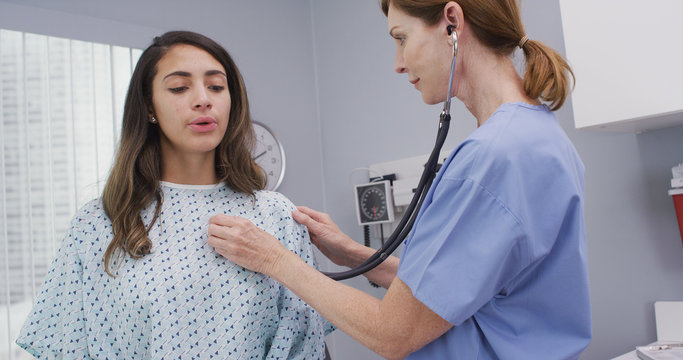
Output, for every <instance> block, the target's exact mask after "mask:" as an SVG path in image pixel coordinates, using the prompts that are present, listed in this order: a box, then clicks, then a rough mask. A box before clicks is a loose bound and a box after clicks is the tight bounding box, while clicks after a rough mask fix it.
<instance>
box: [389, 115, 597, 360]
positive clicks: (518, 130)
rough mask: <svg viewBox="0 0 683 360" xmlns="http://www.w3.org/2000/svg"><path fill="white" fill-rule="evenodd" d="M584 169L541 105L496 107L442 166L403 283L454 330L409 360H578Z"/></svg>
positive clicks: (583, 314) (584, 335)
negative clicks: (451, 325) (500, 359)
mask: <svg viewBox="0 0 683 360" xmlns="http://www.w3.org/2000/svg"><path fill="white" fill-rule="evenodd" d="M584 172H585V169H584V166H583V164H582V162H581V159H580V158H579V156H578V154H577V153H576V150H575V149H574V146H573V145H572V144H571V142H570V141H569V139H568V138H567V136H566V134H565V133H564V131H563V130H562V128H561V127H560V125H559V124H558V122H557V118H556V117H555V115H554V114H553V112H551V111H550V109H549V108H548V107H547V106H545V105H539V106H534V105H529V104H526V103H508V104H504V105H502V106H501V107H500V108H498V109H497V111H496V112H495V113H494V114H493V115H492V116H491V118H489V119H488V120H487V121H486V122H485V123H484V124H483V125H482V126H481V127H480V128H478V129H477V130H476V131H474V132H473V133H472V134H471V135H470V136H469V137H468V138H467V139H466V140H465V141H464V142H463V143H462V144H461V145H460V146H458V148H456V149H455V150H454V152H453V153H452V154H451V155H450V156H449V158H448V159H447V160H446V162H445V163H444V166H443V167H442V169H441V171H440V172H439V174H438V175H437V177H436V179H435V180H434V183H433V184H432V187H431V189H430V190H429V193H428V194H427V197H426V199H425V201H424V204H423V206H422V209H420V213H419V214H418V218H417V220H416V223H415V226H414V228H413V232H412V235H411V236H410V237H409V238H408V239H407V240H406V241H405V243H404V247H403V254H402V256H401V262H400V265H399V269H398V276H399V278H400V279H401V280H402V281H403V282H405V283H406V284H407V285H408V286H409V287H410V288H411V290H412V292H413V295H414V296H415V297H416V298H417V299H418V300H420V301H421V302H422V303H423V304H425V305H426V306H427V307H429V308H430V309H431V310H433V311H434V312H435V313H437V314H438V315H439V316H441V317H442V318H444V319H445V320H447V321H448V322H450V323H451V324H453V325H454V327H453V328H451V329H450V330H449V331H447V332H446V333H445V334H444V335H442V336H441V337H439V338H437V339H436V340H434V341H433V342H431V343H430V344H428V345H427V346H425V347H424V348H422V349H420V350H418V351H417V352H415V353H413V354H412V355H410V356H409V357H408V358H409V359H468V360H469V359H497V358H504V359H551V358H552V359H576V358H578V356H579V354H580V353H581V352H582V351H583V349H584V348H585V347H586V346H587V345H588V343H589V342H590V338H591V323H590V303H589V295H588V276H587V265H586V262H587V257H586V236H585V225H584V219H583V207H584V201H583V188H584V184H583V183H584V180H583V179H584Z"/></svg>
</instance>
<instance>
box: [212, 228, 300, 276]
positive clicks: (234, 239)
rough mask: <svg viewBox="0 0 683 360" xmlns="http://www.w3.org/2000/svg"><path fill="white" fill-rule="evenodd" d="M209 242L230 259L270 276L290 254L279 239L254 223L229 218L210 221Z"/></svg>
mask: <svg viewBox="0 0 683 360" xmlns="http://www.w3.org/2000/svg"><path fill="white" fill-rule="evenodd" d="M208 242H209V245H211V246H213V247H214V249H216V252H218V253H219V254H221V255H223V256H224V257H225V258H226V259H228V260H230V261H232V262H234V263H235V264H237V265H241V266H243V267H245V268H247V269H249V270H252V271H256V272H260V273H263V274H266V275H269V276H273V273H274V269H275V268H276V267H277V265H278V262H279V261H280V260H281V259H282V258H283V257H284V255H285V254H286V253H287V252H289V250H287V249H286V248H285V247H284V245H282V243H281V242H280V241H279V240H278V239H276V238H275V237H274V236H273V235H270V234H269V233H267V232H265V231H263V230H261V229H259V228H258V227H257V226H256V225H254V224H253V223H252V222H251V221H249V220H247V219H244V218H241V217H236V216H228V215H214V216H212V217H211V219H209V240H208Z"/></svg>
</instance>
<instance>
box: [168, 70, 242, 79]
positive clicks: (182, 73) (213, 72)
mask: <svg viewBox="0 0 683 360" xmlns="http://www.w3.org/2000/svg"><path fill="white" fill-rule="evenodd" d="M214 75H223V76H225V77H226V78H227V77H228V76H227V75H225V73H224V72H222V71H220V70H209V71H207V72H205V73H204V76H214ZM171 76H182V77H191V76H192V74H190V73H189V72H187V71H181V70H178V71H174V72H172V73H170V74H168V75H166V76H164V78H163V79H162V80H166V78H168V77H171Z"/></svg>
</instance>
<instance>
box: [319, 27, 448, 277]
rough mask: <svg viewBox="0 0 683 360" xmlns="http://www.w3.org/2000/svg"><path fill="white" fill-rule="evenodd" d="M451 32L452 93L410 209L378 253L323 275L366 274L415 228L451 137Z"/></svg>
mask: <svg viewBox="0 0 683 360" xmlns="http://www.w3.org/2000/svg"><path fill="white" fill-rule="evenodd" d="M448 34H449V35H451V36H452V38H453V60H452V61H451V74H450V78H449V81H448V93H447V94H446V100H445V101H444V107H443V111H442V112H441V114H440V116H439V130H438V131H437V134H436V143H435V144H434V149H432V153H431V154H430V155H429V159H428V160H427V164H425V169H424V171H423V172H422V175H421V176H420V181H419V182H418V185H417V188H416V191H415V195H413V199H412V200H411V201H410V204H409V205H408V208H407V209H406V212H405V213H404V214H403V217H402V218H401V221H400V222H399V224H398V226H397V227H396V229H395V230H394V232H393V233H392V234H391V235H390V236H389V239H388V240H387V241H385V242H384V244H383V245H382V247H380V248H379V249H378V250H377V251H376V252H375V253H374V254H372V255H371V256H370V257H369V258H368V259H367V260H365V261H364V262H363V263H362V264H360V265H359V266H358V267H356V268H353V269H351V270H347V271H341V272H336V273H332V272H323V274H325V275H327V276H329V277H330V278H331V279H333V280H346V279H349V278H352V277H356V276H358V275H362V274H364V273H366V272H368V271H370V270H372V269H374V268H375V267H377V266H378V265H379V264H381V263H382V262H383V261H384V260H385V259H386V258H388V257H389V255H391V254H392V253H393V252H394V251H395V250H396V249H397V248H398V246H399V245H401V243H402V242H403V240H404V239H405V238H406V237H407V236H408V234H410V232H411V231H412V228H413V225H414V224H415V220H416V219H417V215H418V213H419V209H421V208H422V203H423V202H424V200H425V198H426V197H427V193H428V192H429V188H430V187H431V185H432V182H433V181H434V177H435V176H436V170H437V164H438V161H439V156H440V154H441V148H442V147H443V144H444V142H445V141H446V136H448V128H449V126H450V120H451V114H450V109H451V91H452V89H453V76H454V74H455V58H456V54H457V52H458V38H457V34H456V32H455V31H454V30H453V29H452V28H451V27H450V26H449V28H448Z"/></svg>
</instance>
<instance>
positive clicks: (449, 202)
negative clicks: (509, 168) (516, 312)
mask: <svg viewBox="0 0 683 360" xmlns="http://www.w3.org/2000/svg"><path fill="white" fill-rule="evenodd" d="M413 232H414V233H413V235H412V237H411V238H410V239H409V241H408V242H407V243H406V244H405V245H404V252H403V255H402V256H401V263H400V266H399V270H398V276H399V278H400V279H401V280H402V281H403V282H404V283H406V284H407V285H408V286H409V287H410V288H411V290H412V292H413V295H414V296H415V297H416V298H417V299H418V300H420V301H421V302H422V303H423V304H425V305H426V306H427V307H429V308H430V309H431V310H432V311H434V312H435V313H437V314H438V315H439V316H441V317H442V318H443V319H445V320H446V321H448V322H450V323H451V324H453V325H455V326H458V325H460V324H462V323H463V322H464V321H465V320H467V319H468V318H470V317H471V316H472V315H473V314H474V313H476V312H477V310H478V309H479V308H481V307H482V306H483V305H484V304H486V303H487V302H489V301H490V300H491V299H492V298H493V297H494V296H496V295H497V294H499V293H501V292H502V291H504V288H505V286H506V284H508V282H510V281H511V280H512V279H513V278H514V277H515V276H516V275H517V274H518V273H520V272H521V271H522V269H523V268H524V267H525V266H526V265H527V264H528V263H529V261H530V260H529V259H530V255H529V250H528V246H527V240H528V239H527V237H526V235H525V231H524V228H523V226H522V224H521V222H520V221H519V220H518V219H517V218H516V217H515V216H514V215H513V214H512V213H511V212H510V211H509V209H507V208H506V207H505V206H504V204H503V203H501V202H500V201H499V200H498V199H497V198H496V197H494V196H493V195H492V194H491V193H490V192H488V191H487V190H486V189H485V188H483V187H482V186H481V185H480V184H478V183H476V182H474V181H472V180H470V179H450V178H445V177H444V178H442V179H441V180H440V181H439V183H438V185H437V187H436V189H435V190H434V194H433V196H432V198H431V203H429V204H428V205H427V207H426V208H425V209H424V211H423V213H422V214H421V216H420V218H419V219H418V220H417V222H416V226H415V228H414V229H413Z"/></svg>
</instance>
